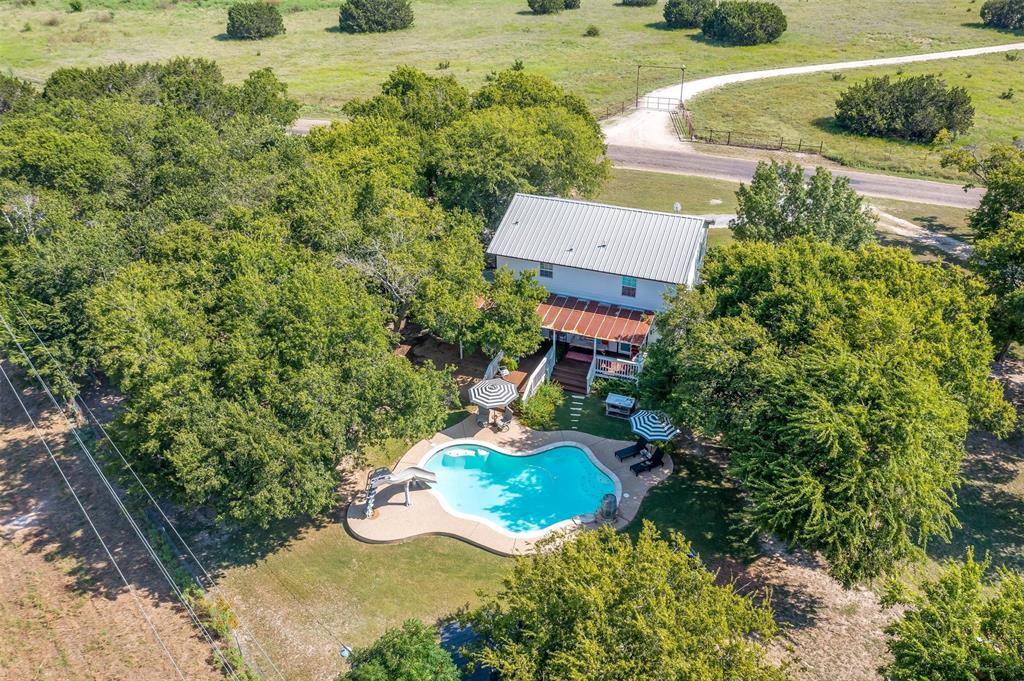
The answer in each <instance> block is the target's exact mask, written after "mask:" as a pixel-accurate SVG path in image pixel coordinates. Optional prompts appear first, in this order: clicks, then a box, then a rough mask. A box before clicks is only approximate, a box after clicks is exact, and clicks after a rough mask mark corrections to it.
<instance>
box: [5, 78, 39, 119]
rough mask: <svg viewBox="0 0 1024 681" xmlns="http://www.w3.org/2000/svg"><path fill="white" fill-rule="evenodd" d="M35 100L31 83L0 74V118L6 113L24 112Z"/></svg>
mask: <svg viewBox="0 0 1024 681" xmlns="http://www.w3.org/2000/svg"><path fill="white" fill-rule="evenodd" d="M37 98H38V95H37V94H36V90H35V88H34V87H32V83H30V82H28V81H27V80H22V79H20V78H15V77H14V76H8V75H6V74H2V73H0V116H3V115H4V114H5V113H7V112H8V111H14V112H19V111H24V110H25V109H27V108H28V107H30V106H32V104H34V103H35V101H36V99H37Z"/></svg>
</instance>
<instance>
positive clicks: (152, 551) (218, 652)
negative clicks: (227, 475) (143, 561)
mask: <svg viewBox="0 0 1024 681" xmlns="http://www.w3.org/2000/svg"><path fill="white" fill-rule="evenodd" d="M0 322H2V323H3V325H4V328H5V329H7V333H8V335H9V336H10V337H11V340H13V341H14V344H15V345H16V346H17V347H18V351H19V352H20V353H21V356H22V357H23V358H24V359H25V361H26V362H27V363H28V365H29V367H30V368H31V369H32V373H33V374H34V375H35V377H36V380H37V381H38V382H39V385H40V386H41V387H42V389H43V392H44V393H45V394H46V396H47V397H48V398H49V399H50V402H52V403H53V406H54V407H56V408H57V411H59V412H60V415H61V416H62V417H63V418H64V421H65V422H66V423H67V424H68V427H69V428H70V429H71V435H72V436H73V437H74V438H75V441H76V442H77V443H78V446H79V447H80V448H81V450H82V452H83V453H84V454H85V456H86V459H88V461H89V463H90V464H91V465H92V467H93V470H95V471H96V474H97V475H98V476H99V478H100V480H101V481H102V483H103V485H104V486H105V487H106V489H107V491H108V492H109V493H110V495H111V498H113V500H114V503H115V504H116V505H117V507H118V508H119V509H120V511H121V513H122V514H123V515H124V517H125V519H126V520H127V521H128V524H129V525H130V526H131V528H132V530H133V531H134V532H135V534H136V536H137V537H138V538H139V541H141V542H142V545H143V546H144V547H145V549H146V552H147V553H148V554H149V556H150V558H151V559H152V560H153V562H154V563H155V564H156V566H157V569H158V570H159V571H160V572H161V574H162V575H163V577H164V579H165V580H167V584H168V586H170V587H171V591H172V592H173V593H174V595H175V596H176V597H177V598H178V600H179V601H180V602H181V605H182V607H184V608H185V610H186V612H188V614H189V616H190V617H191V618H192V621H193V622H194V623H195V625H196V626H197V627H199V629H200V631H202V633H203V636H204V637H205V638H206V640H207V642H208V643H209V645H210V648H211V649H212V650H213V652H214V656H215V657H216V658H217V659H218V660H219V661H220V663H221V664H222V665H223V668H224V669H226V670H227V671H228V672H229V674H230V675H231V678H232V679H234V681H239V678H238V674H237V672H236V671H235V668H234V666H233V665H232V664H231V662H230V661H229V660H228V659H227V658H226V657H225V656H224V653H223V651H221V649H220V647H219V646H217V644H216V642H215V641H214V640H213V637H212V636H211V634H210V632H209V630H208V629H207V628H206V625H205V624H203V622H202V620H201V619H200V618H199V616H198V615H197V614H196V612H195V610H194V609H193V608H192V606H191V605H190V604H189V602H188V599H186V598H185V595H184V594H183V593H182V592H181V589H180V588H179V587H178V584H177V582H175V581H174V578H173V577H172V576H171V574H170V573H169V572H168V571H167V567H166V566H165V565H164V564H163V561H162V560H160V556H158V555H157V553H156V550H155V549H154V548H153V546H152V544H150V543H149V540H148V539H147V538H146V535H145V533H144V532H143V531H142V529H141V528H140V527H139V525H138V524H137V523H136V522H135V519H134V518H133V517H132V515H131V513H129V511H128V509H127V507H126V506H125V505H124V502H123V501H122V500H121V497H120V496H119V495H118V493H117V491H116V490H115V489H114V487H113V485H111V484H110V481H109V480H108V479H107V476H106V475H104V473H103V471H102V469H101V468H100V466H99V464H98V463H97V462H96V459H95V458H94V457H93V455H92V452H91V451H89V448H88V447H87V446H86V445H85V442H84V441H83V440H82V438H81V436H79V434H78V429H77V428H76V427H75V425H74V424H73V423H71V420H70V419H69V418H68V416H67V414H66V413H65V412H64V409H63V408H62V407H61V406H60V403H59V402H58V401H57V398H56V397H54V395H53V393H52V392H51V391H50V387H49V386H48V385H47V384H46V381H44V380H43V377H42V375H41V374H40V373H39V370H38V369H37V368H36V366H35V363H33V362H32V358H31V357H29V355H28V353H27V352H25V348H24V347H22V345H21V342H20V341H19V340H18V338H17V336H16V335H15V333H14V330H13V329H12V328H11V326H10V324H8V322H7V318H6V317H4V315H3V314H2V313H0Z"/></svg>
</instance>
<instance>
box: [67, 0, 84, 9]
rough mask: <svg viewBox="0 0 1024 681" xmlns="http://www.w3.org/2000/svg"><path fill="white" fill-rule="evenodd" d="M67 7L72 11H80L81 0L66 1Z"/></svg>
mask: <svg viewBox="0 0 1024 681" xmlns="http://www.w3.org/2000/svg"><path fill="white" fill-rule="evenodd" d="M68 8H69V9H70V10H71V11H72V12H81V11H82V0H71V2H70V3H68Z"/></svg>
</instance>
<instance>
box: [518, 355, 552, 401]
mask: <svg viewBox="0 0 1024 681" xmlns="http://www.w3.org/2000/svg"><path fill="white" fill-rule="evenodd" d="M554 370H555V346H554V344H552V345H551V348H550V349H549V350H548V351H547V354H545V355H544V359H542V360H541V361H540V364H538V365H537V368H535V369H534V370H533V371H532V372H531V373H530V375H529V377H528V378H527V379H526V383H524V384H523V395H522V397H521V399H522V401H523V402H526V401H527V400H528V399H530V398H531V397H532V396H533V394H534V393H535V392H537V388H539V387H540V384H541V383H543V382H544V381H546V380H548V379H549V378H551V372H552V371H554Z"/></svg>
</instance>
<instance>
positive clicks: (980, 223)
mask: <svg viewBox="0 0 1024 681" xmlns="http://www.w3.org/2000/svg"><path fill="white" fill-rule="evenodd" d="M949 142H950V138H949V137H948V136H946V137H940V138H939V139H938V140H937V144H939V145H945V149H944V151H943V156H942V165H943V166H944V167H950V166H953V167H955V168H958V169H959V170H961V171H963V172H965V173H968V174H969V175H970V176H971V177H972V178H973V179H974V181H975V182H977V183H980V184H981V185H983V186H984V187H985V195H984V196H983V197H982V198H981V205H980V206H978V208H977V209H976V210H974V211H972V212H971V214H970V218H969V223H970V227H971V229H972V230H974V232H975V233H976V234H977V235H978V236H979V237H981V238H984V237H986V236H989V235H990V234H993V233H995V232H997V231H998V230H1000V229H1002V228H1003V227H1005V226H1006V225H1007V224H1008V223H1009V221H1010V215H1011V214H1012V213H1024V143H1021V142H1019V141H1017V140H1015V142H1014V144H997V145H994V146H993V147H992V148H991V149H989V150H988V151H987V153H985V154H984V155H982V154H979V153H978V152H976V151H974V150H972V149H969V148H964V147H959V148H956V147H952V146H950V145H949ZM971 186H973V185H972V184H969V185H968V188H969V187H971Z"/></svg>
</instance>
